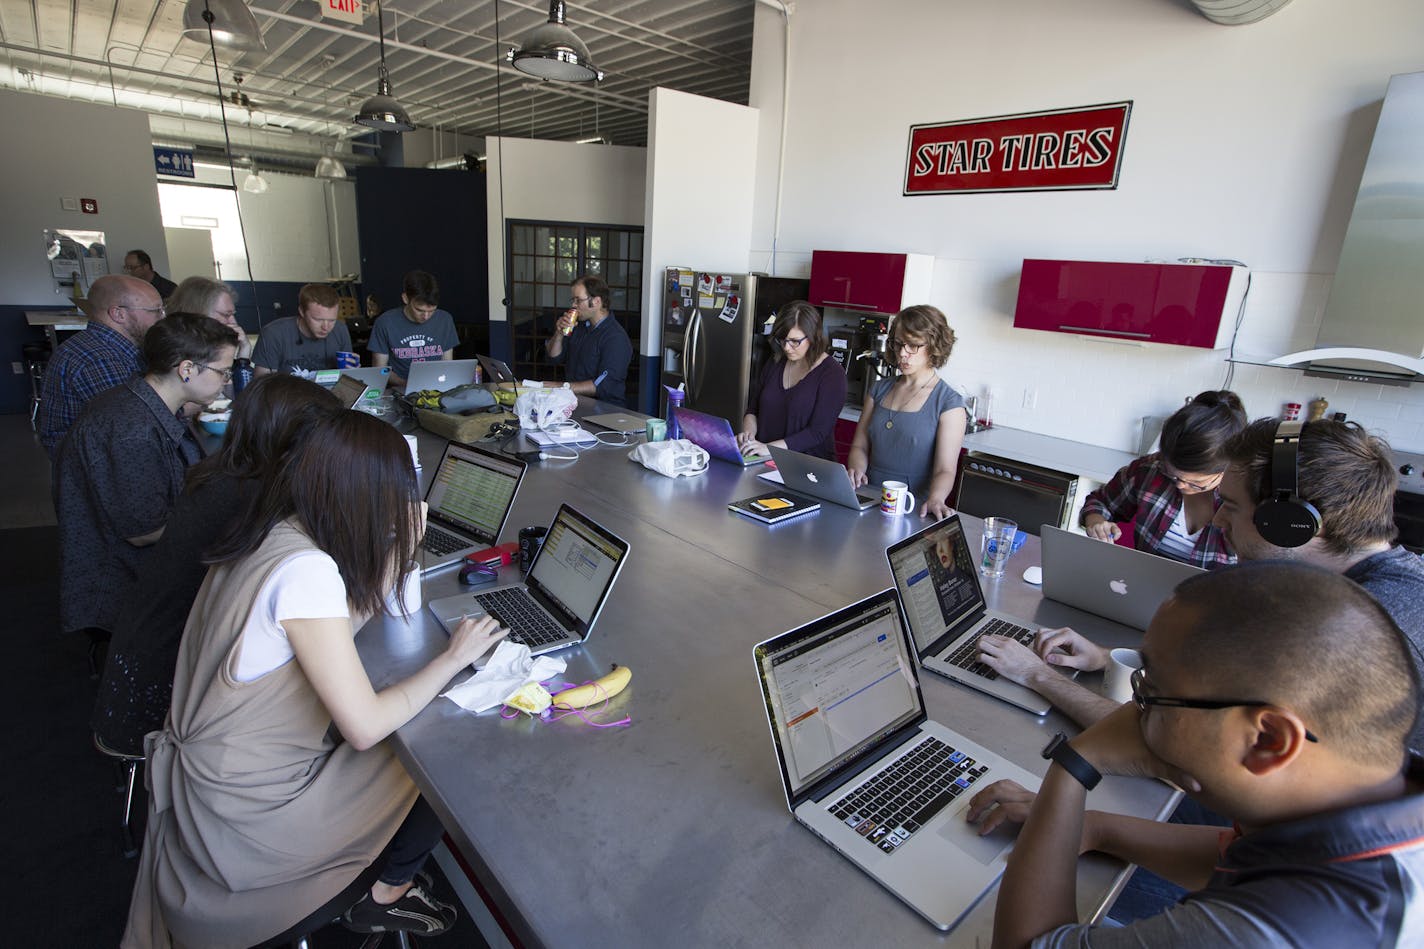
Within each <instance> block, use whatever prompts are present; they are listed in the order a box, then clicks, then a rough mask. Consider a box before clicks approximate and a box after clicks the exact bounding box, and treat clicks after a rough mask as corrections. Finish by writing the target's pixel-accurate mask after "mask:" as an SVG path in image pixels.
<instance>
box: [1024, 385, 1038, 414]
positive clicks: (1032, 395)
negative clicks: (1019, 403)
mask: <svg viewBox="0 0 1424 949" xmlns="http://www.w3.org/2000/svg"><path fill="white" fill-rule="evenodd" d="M1023 407H1024V408H1026V409H1028V410H1029V411H1033V410H1034V409H1036V408H1038V390H1037V389H1025V390H1024V392H1023Z"/></svg>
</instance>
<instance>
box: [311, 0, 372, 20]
mask: <svg viewBox="0 0 1424 949" xmlns="http://www.w3.org/2000/svg"><path fill="white" fill-rule="evenodd" d="M317 2H318V3H320V4H321V18H322V19H323V20H327V19H330V20H345V21H346V22H347V23H356V24H358V25H359V24H360V23H361V20H362V16H361V0H317Z"/></svg>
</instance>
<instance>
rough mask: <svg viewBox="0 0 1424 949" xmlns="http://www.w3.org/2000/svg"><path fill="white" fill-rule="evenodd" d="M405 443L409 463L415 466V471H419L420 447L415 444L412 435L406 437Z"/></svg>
mask: <svg viewBox="0 0 1424 949" xmlns="http://www.w3.org/2000/svg"><path fill="white" fill-rule="evenodd" d="M405 443H406V444H407V445H409V446H410V463H411V464H413V465H415V470H416V471H419V470H420V445H419V444H418V443H417V442H416V440H415V436H414V435H407V436H406V437H405Z"/></svg>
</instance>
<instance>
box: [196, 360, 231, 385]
mask: <svg viewBox="0 0 1424 949" xmlns="http://www.w3.org/2000/svg"><path fill="white" fill-rule="evenodd" d="M193 365H195V366H197V367H198V369H199V370H200V371H201V370H203V369H206V370H208V371H209V372H215V373H217V374H218V375H220V376H222V378H223V382H231V381H232V367H231V366H228V367H227V368H226V369H219V368H218V367H217V366H205V365H203V364H202V363H200V362H195V363H193Z"/></svg>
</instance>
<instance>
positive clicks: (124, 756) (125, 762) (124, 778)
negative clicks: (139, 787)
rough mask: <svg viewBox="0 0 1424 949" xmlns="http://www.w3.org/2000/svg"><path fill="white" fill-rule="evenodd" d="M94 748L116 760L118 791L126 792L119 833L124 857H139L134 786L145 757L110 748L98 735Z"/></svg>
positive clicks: (95, 737) (95, 738)
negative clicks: (135, 840) (134, 814)
mask: <svg viewBox="0 0 1424 949" xmlns="http://www.w3.org/2000/svg"><path fill="white" fill-rule="evenodd" d="M94 747H95V748H97V749H99V753H100V754H102V755H106V756H108V757H110V758H112V759H114V763H115V764H116V765H118V768H119V783H118V788H117V790H119V791H122V792H124V816H123V820H122V822H121V823H120V824H119V832H120V833H121V834H122V838H121V839H122V840H123V844H124V856H125V857H129V858H132V857H136V856H138V844H137V843H135V842H134V834H133V799H134V784H135V783H136V782H137V781H138V769H139V766H140V765H142V764H143V763H144V760H145V759H144V756H143V755H131V754H128V753H127V752H123V751H119V750H118V749H117V748H110V747H109V746H108V745H106V744H104V742H103V740H102V739H101V738H100V737H99V736H98V735H97V734H96V735H95V736H94Z"/></svg>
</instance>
